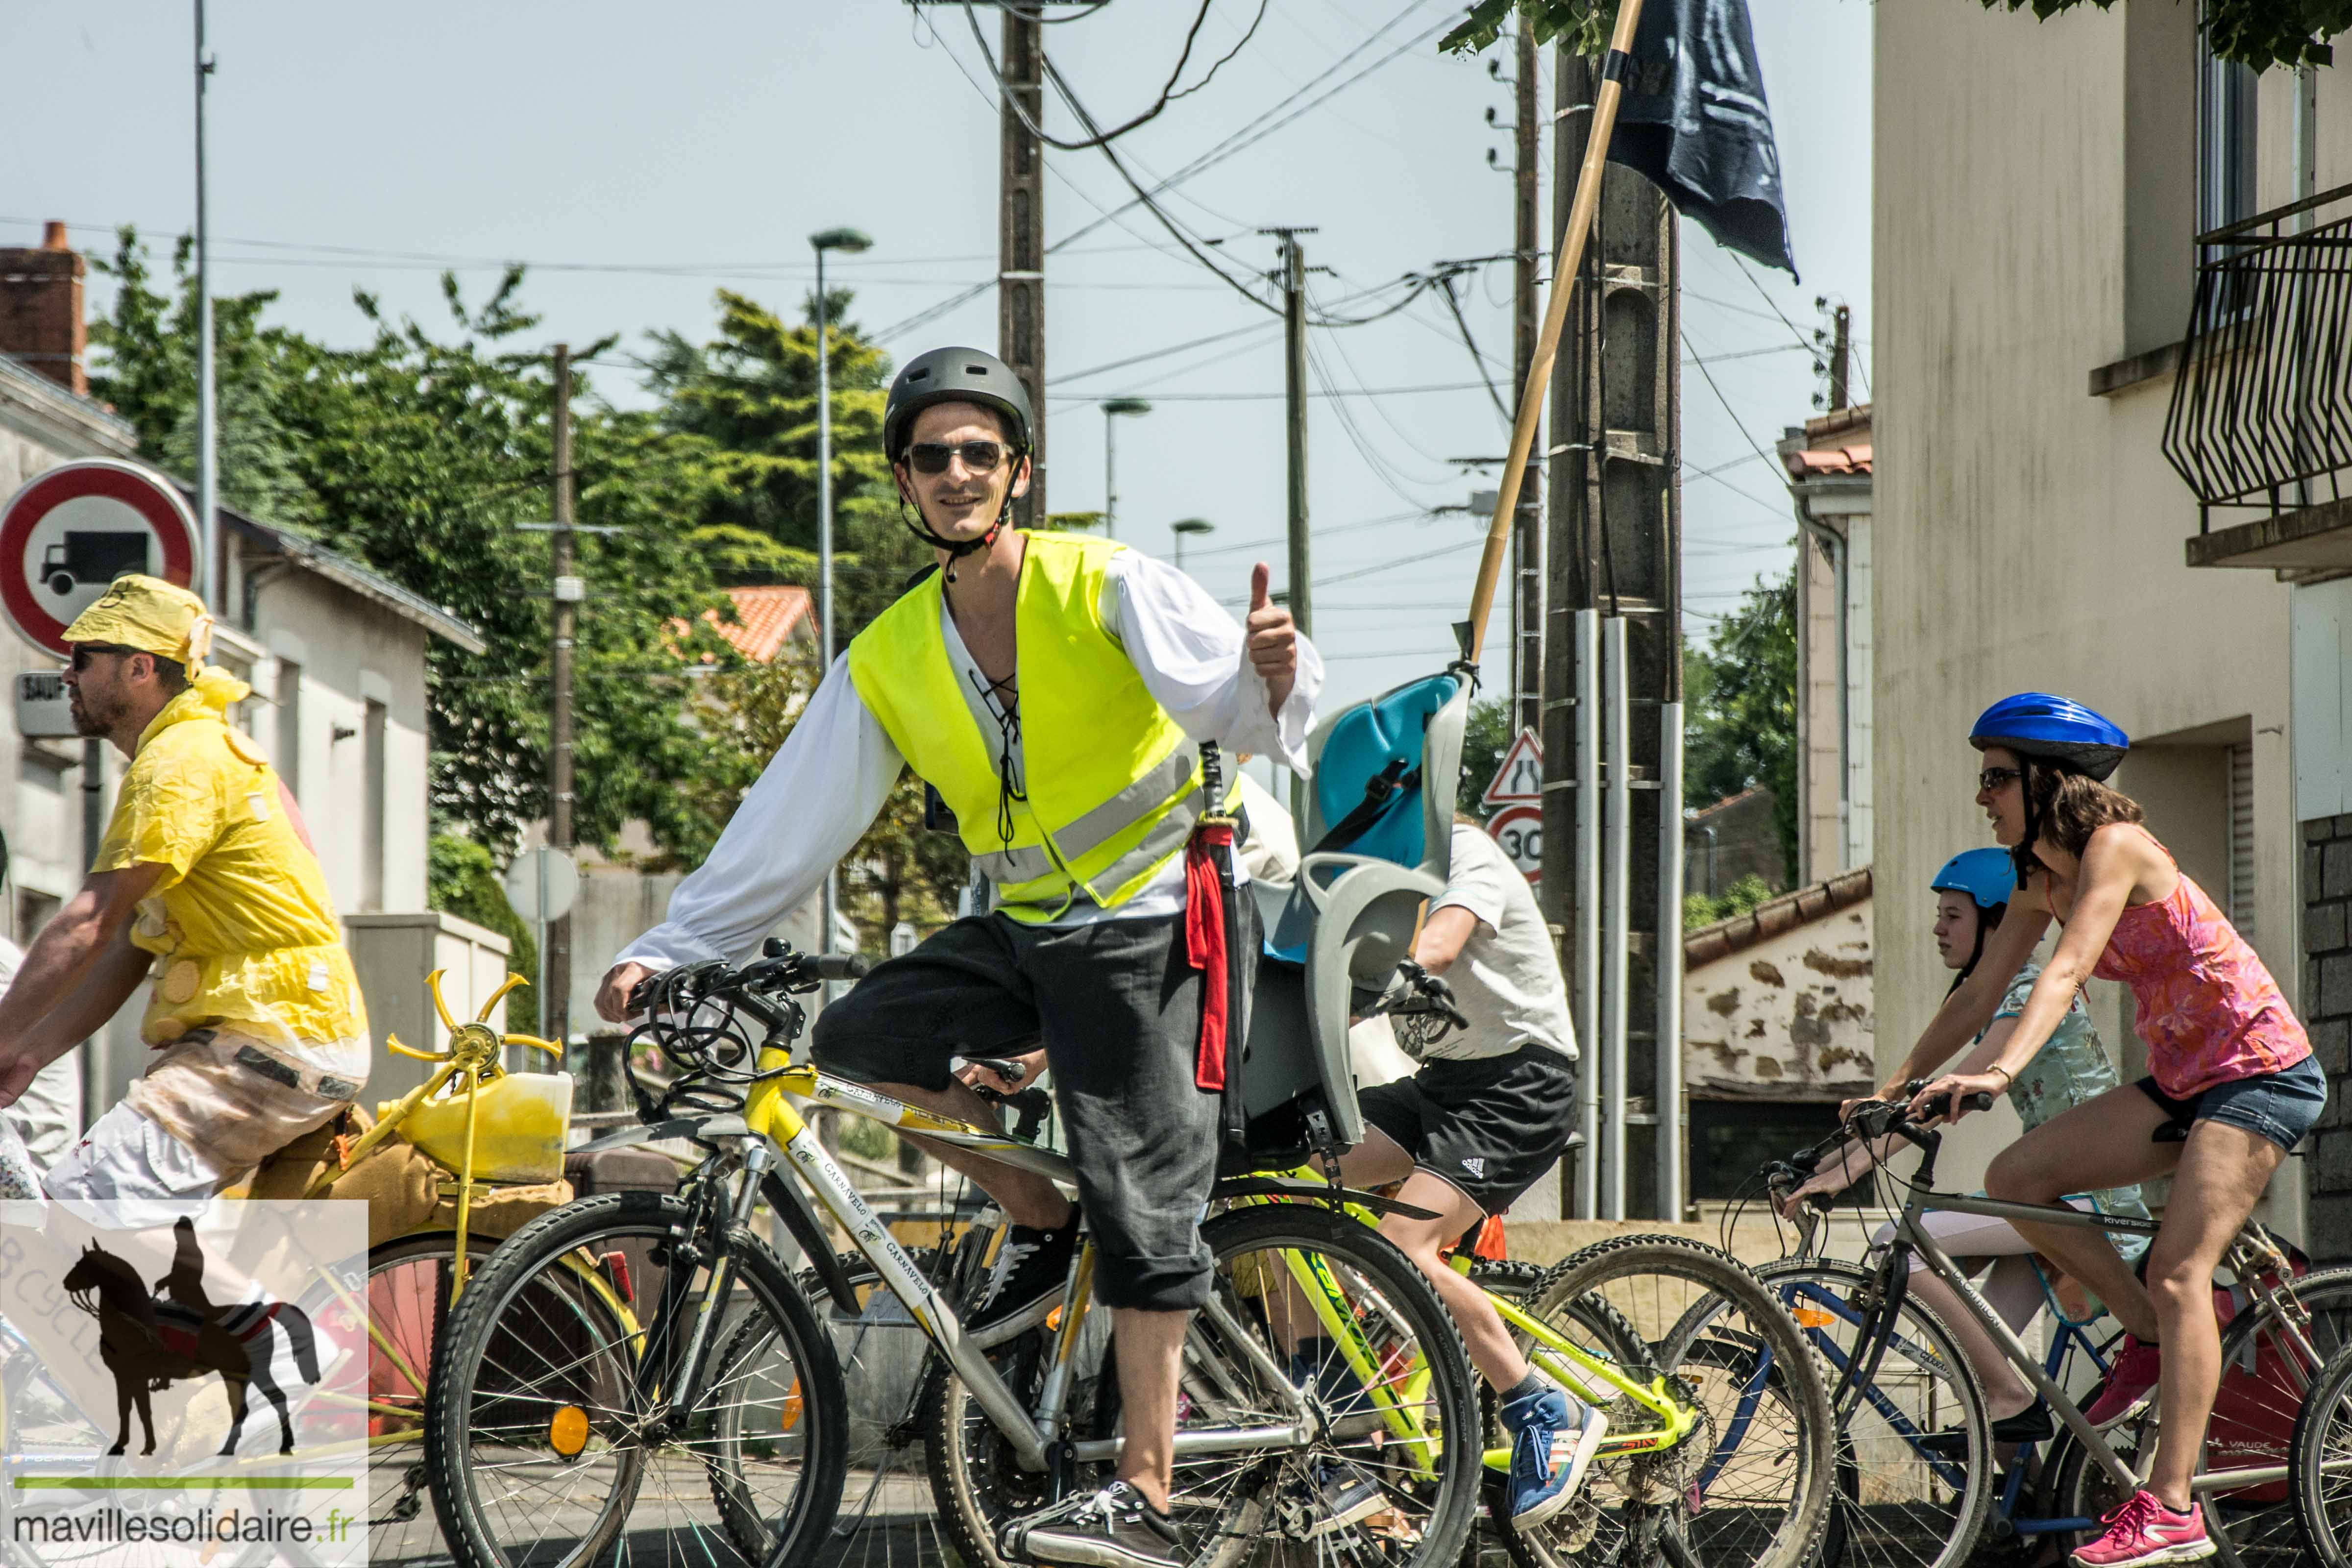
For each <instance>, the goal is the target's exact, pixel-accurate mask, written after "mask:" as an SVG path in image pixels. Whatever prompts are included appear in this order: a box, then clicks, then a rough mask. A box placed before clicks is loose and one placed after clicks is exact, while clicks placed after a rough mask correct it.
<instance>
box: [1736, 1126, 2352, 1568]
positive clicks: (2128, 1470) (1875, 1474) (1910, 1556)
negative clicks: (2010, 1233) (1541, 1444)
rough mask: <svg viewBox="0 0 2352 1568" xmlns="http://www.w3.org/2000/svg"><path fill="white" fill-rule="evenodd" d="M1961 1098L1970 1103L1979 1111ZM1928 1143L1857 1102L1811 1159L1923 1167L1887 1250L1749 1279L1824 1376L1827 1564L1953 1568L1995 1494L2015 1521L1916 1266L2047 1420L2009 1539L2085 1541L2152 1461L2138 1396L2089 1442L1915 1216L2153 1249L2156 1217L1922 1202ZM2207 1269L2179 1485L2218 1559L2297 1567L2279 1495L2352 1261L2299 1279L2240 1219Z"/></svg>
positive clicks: (1928, 1193)
mask: <svg viewBox="0 0 2352 1568" xmlns="http://www.w3.org/2000/svg"><path fill="white" fill-rule="evenodd" d="M1971 1103H1972V1104H1973V1105H1974V1108H1975V1109H1978V1110H1983V1109H1986V1108H1987V1107H1988V1106H1989V1105H1990V1097H1989V1096H1984V1095H1978V1096H1975V1097H1973V1100H1972V1102H1971ZM1942 1136H1943V1135H1942V1133H1941V1131H1939V1130H1938V1129H1937V1128H1936V1127H1934V1126H1932V1125H1928V1124H1926V1123H1923V1122H1920V1121H1916V1120H1914V1119H1913V1118H1912V1117H1911V1115H1910V1113H1909V1108H1908V1101H1907V1100H1890V1101H1876V1100H1872V1101H1864V1102H1862V1103H1861V1104H1859V1105H1857V1106H1856V1107H1855V1108H1854V1110H1853V1114H1852V1115H1851V1116H1850V1117H1849V1118H1848V1119H1847V1121H1845V1123H1844V1124H1843V1126H1841V1127H1840V1128H1839V1130H1838V1131H1836V1132H1835V1133H1833V1134H1832V1137H1831V1138H1830V1139H1827V1140H1824V1141H1823V1143H1822V1145H1820V1146H1818V1148H1817V1149H1816V1150H1815V1151H1810V1152H1808V1154H1809V1155H1811V1156H1813V1157H1818V1155H1819V1152H1820V1151H1821V1150H1824V1149H1828V1148H1833V1147H1835V1146H1837V1145H1838V1144H1839V1143H1842V1142H1845V1141H1848V1140H1852V1139H1861V1140H1863V1141H1864V1142H1868V1143H1870V1144H1872V1145H1876V1144H1878V1143H1879V1142H1881V1141H1882V1140H1884V1139H1885V1138H1888V1137H1895V1138H1899V1139H1902V1140H1903V1141H1905V1142H1910V1143H1912V1144H1914V1145H1916V1147H1917V1148H1918V1149H1919V1150H1920V1151H1921V1154H1922V1159H1921V1162H1920V1164H1919V1168H1918V1170H1917V1172H1916V1174H1915V1175H1914V1176H1913V1178H1912V1179H1911V1183H1910V1190H1909V1194H1908V1195H1907V1197H1906V1201H1905V1204H1904V1206H1903V1209H1902V1211H1901V1213H1900V1215H1899V1216H1898V1217H1897V1218H1896V1220H1895V1226H1894V1230H1893V1234H1892V1237H1890V1239H1889V1240H1888V1242H1887V1243H1886V1245H1885V1246H1884V1247H1881V1248H1880V1249H1879V1250H1878V1254H1877V1256H1876V1258H1874V1262H1873V1263H1872V1265H1871V1266H1870V1267H1868V1268H1853V1267H1852V1266H1842V1265H1835V1264H1830V1263H1826V1262H1823V1261H1821V1260H1807V1259H1800V1260H1797V1261H1796V1262H1794V1263H1786V1264H1784V1265H1782V1266H1777V1267H1776V1266H1769V1265H1768V1266H1767V1268H1766V1269H1765V1270H1764V1271H1763V1272H1764V1274H1765V1276H1766V1278H1767V1279H1768V1280H1769V1282H1771V1283H1772V1284H1773V1286H1774V1289H1776V1290H1777V1291H1779V1292H1780V1294H1781V1296H1782V1298H1783V1299H1784V1300H1787V1301H1788V1302H1789V1303H1790V1306H1791V1307H1792V1309H1793V1310H1796V1311H1797V1313H1798V1315H1799V1317H1800V1319H1801V1321H1802V1322H1803V1323H1804V1325H1805V1330H1806V1333H1807V1335H1808V1337H1809V1338H1811V1340H1812V1342H1814V1344H1815V1345H1816V1347H1817V1348H1819V1349H1820V1350H1821V1352H1822V1354H1823V1355H1824V1357H1825V1358H1826V1359H1827V1360H1828V1361H1829V1362H1830V1363H1831V1365H1832V1368H1833V1370H1834V1373H1835V1378H1834V1387H1833V1390H1832V1403H1833V1405H1834V1406H1835V1410H1836V1419H1837V1424H1838V1432H1839V1476H1840V1496H1839V1502H1838V1507H1837V1510H1836V1518H1835V1520H1834V1521H1832V1525H1831V1528H1830V1531H1829V1534H1828V1537H1827V1538H1826V1542H1825V1546H1824V1551H1823V1562H1824V1563H1825V1565H1827V1568H1838V1565H1840V1564H1850V1563H1868V1564H1879V1563H1886V1564H1902V1565H1904V1568H1954V1565H1957V1564H1958V1563H1962V1562H1964V1561H1966V1560H1967V1559H1968V1558H1969V1554H1970V1553H1971V1552H1973V1551H1975V1550H1976V1549H1977V1547H1978V1545H1979V1539H1980V1537H1981V1536H1982V1535H1983V1533H1984V1531H1985V1526H1986V1522H1987V1520H1988V1518H1989V1517H1990V1515H1991V1513H1992V1511H1993V1510H1994V1508H1995V1499H1996V1496H1997V1495H2001V1494H2006V1495H2008V1496H2009V1497H2010V1498H2011V1500H2012V1501H2011V1507H2012V1508H2013V1507H2014V1499H2015V1497H2016V1495H2017V1492H2016V1489H2017V1488H2019V1487H2021V1485H2022V1480H2021V1476H2020V1475H2019V1474H2018V1473H2016V1472H2017V1469H2018V1467H2016V1466H2011V1467H2010V1471H2011V1473H2009V1474H2004V1471H2003V1468H2002V1467H2001V1466H2000V1465H1998V1464H1996V1462H1995V1461H1996V1458H1998V1456H1997V1455H1996V1452H1995V1444H1994V1441H1993V1438H1992V1436H1991V1425H1992V1424H1991V1419H1990V1415H1988V1413H1987V1411H1986V1409H1985V1405H1984V1395H1983V1392H1982V1389H1981V1387H1980V1385H1979V1380H1978V1377H1977V1373H1976V1372H1975V1369H1974V1368H1973V1367H1971V1366H1970V1365H1969V1362H1968V1359H1967V1357H1966V1356H1964V1355H1963V1354H1961V1353H1960V1352H1959V1350H1958V1345H1957V1344H1956V1343H1955V1342H1954V1341H1953V1340H1952V1338H1951V1336H1950V1333H1949V1331H1948V1329H1947V1328H1946V1327H1945V1325H1943V1324H1942V1323H1941V1322H1940V1321H1938V1320H1937V1318H1936V1315H1935V1314H1934V1313H1933V1312H1932V1311H1930V1310H1927V1307H1926V1306H1925V1305H1924V1304H1923V1303H1921V1302H1919V1301H1917V1300H1914V1299H1912V1298H1911V1297H1910V1295H1909V1293H1908V1281H1909V1278H1910V1272H1911V1261H1912V1259H1913V1258H1915V1257H1916V1258H1918V1259H1919V1260H1920V1261H1921V1262H1922V1263H1924V1264H1925V1265H1926V1266H1927V1268H1930V1269H1932V1270H1934V1271H1935V1273H1936V1274H1937V1275H1938V1276H1939V1277H1940V1278H1942V1279H1944V1280H1945V1281H1946V1283H1948V1285H1950V1286H1951V1287H1952V1289H1953V1290H1954V1291H1955V1292H1956V1293H1957V1294H1958V1298H1959V1300H1960V1302H1961V1304H1962V1306H1963V1307H1964V1308H1965V1309H1966V1310H1967V1311H1968V1313H1969V1316H1970V1317H1971V1318H1973V1319H1975V1320H1976V1321H1978V1322H1979V1324H1980V1325H1982V1327H1983V1329H1984V1331H1985V1332H1986V1334H1987V1335H1988V1336H1990V1338H1991V1340H1992V1341H1993V1342H1994V1343H1995V1344H1996V1345H1998V1346H1999V1347H2000V1350H2001V1352H2002V1355H2003V1356H2004V1358H2005V1359H2006V1360H2008V1361H2009V1362H2010V1363H2011V1364H2013V1365H2014V1366H2015V1367H2016V1368H2017V1369H2018V1372H2019V1373H2020V1375H2021V1377H2023V1378H2024V1379H2025V1381H2026V1382H2027V1383H2028V1384H2030V1385H2031V1386H2032V1388H2033V1389H2034V1390H2035V1391H2036V1392H2037V1393H2038V1394H2040V1395H2041V1397H2042V1400H2043V1401H2044V1402H2045V1403H2046V1404H2047V1405H2048V1406H2049V1408H2050V1409H2051V1411H2052V1413H2053V1415H2055V1416H2056V1417H2057V1419H2058V1421H2059V1423H2060V1431H2059V1434H2058V1436H2057V1437H2056V1438H2055V1439H2054V1440H2053V1443H2052V1446H2051V1447H2049V1449H2048V1450H2047V1451H2046V1453H2045V1454H2044V1455H2043V1457H2042V1464H2041V1484H2040V1491H2039V1499H2038V1502H2037V1503H2036V1505H2035V1506H2036V1507H2037V1508H2038V1509H2040V1510H2042V1512H2040V1513H2038V1514H2036V1515H2033V1516H2029V1517H2025V1518H2022V1519H2021V1518H2019V1517H2018V1516H2016V1515H2015V1514H2014V1513H2013V1512H2012V1513H2011V1515H2010V1518H2011V1525H2012V1528H2013V1530H2014V1531H2015V1532H2016V1534H2017V1535H2018V1536H2019V1537H2021V1538H2031V1537H2035V1536H2039V1537H2042V1538H2043V1539H2046V1540H2049V1541H2052V1542H2054V1544H2055V1545H2056V1546H2057V1547H2058V1549H2059V1550H2061V1551H2064V1550H2070V1549H2071V1548H2072V1547H2073V1546H2074V1545H2075V1544H2078V1543H2079V1542H2081V1541H2082V1540H2084V1539H2087V1538H2089V1537H2091V1536H2095V1534H2097V1533H2098V1526H2099V1521H2100V1519H2101V1516H2103V1515H2104V1514H2106V1513H2108V1512H2110V1511H2112V1510H2114V1509H2116V1507H2118V1506H2120V1505H2121V1504H2122V1503H2123V1502H2124V1501H2125V1500H2127V1499H2128V1498H2129V1497H2130V1496H2131V1495H2132V1493H2133V1492H2134V1491H2135V1490H2137V1489H2138V1486H2139V1481H2140V1479H2141V1478H2142V1477H2144V1476H2145V1474H2146V1471H2147V1466H2148V1464H2149V1463H2150V1462H2152V1460H2153V1458H2154V1456H2155V1447H2156V1432H2157V1426H2156V1408H2155V1404H2154V1402H2153V1401H2152V1400H2151V1401H2150V1403H2149V1405H2148V1407H2147V1409H2146V1410H2145V1411H2143V1412H2141V1413H2140V1414H2138V1415H2134V1416H2131V1417H2128V1418H2126V1420H2124V1421H2122V1422H2119V1423H2117V1424H2116V1425H2115V1426H2112V1427H2110V1428H2109V1429H2108V1430H2107V1431H2105V1432H2104V1433H2103V1432H2100V1431H2098V1430H2097V1429H2095V1428H2094V1427H2092V1426H2091V1425H2090V1423H2089V1422H2088V1421H2087V1419H2085V1418H2084V1415H2083V1414H2082V1412H2081V1410H2080V1409H2079V1408H2078V1407H2077V1405H2076V1404H2075V1402H2074V1399H2073V1398H2072V1397H2070V1396H2069V1395H2068V1394H2067V1393H2066V1391H2065V1387H2064V1384H2063V1381H2062V1378H2061V1373H2062V1371H2063V1368H2062V1367H2061V1366H2060V1365H2059V1364H2058V1363H2057V1362H2056V1360H2055V1358H2054V1357H2052V1358H2039V1357H2036V1356H2035V1355H2034V1354H2033V1353H2032V1352H2031V1351H2029V1350H2028V1349H2027V1348H2026V1346H2025V1345H2024V1344H2023V1342H2021V1341H2020V1340H2019V1338H2018V1337H2017V1335H2016V1334H2014V1333H2012V1332H2011V1331H2010V1329H2009V1327H2008V1325H2007V1323H2005V1322H2004V1321H2002V1320H2001V1318H2000V1314H1999V1313H1998V1312H1996V1311H1995V1310H1993V1309H1992V1307H1991V1306H1990V1304H1989V1303H1988V1302H1986V1300H1984V1298H1983V1297H1982V1296H1981V1295H1980V1294H1979V1293H1978V1292H1977V1290H1976V1289H1974V1288H1973V1287H1972V1286H1970V1285H1969V1281H1968V1279H1967V1276H1966V1274H1965V1273H1964V1271H1963V1270H1962V1269H1961V1268H1960V1267H1959V1266H1958V1264H1956V1263H1955V1262H1953V1260H1952V1259H1951V1258H1949V1257H1948V1256H1947V1255H1946V1254H1945V1253H1944V1252H1943V1250H1942V1249H1941V1247H1938V1246H1937V1243H1936V1241H1935V1239H1934V1238H1933V1237H1931V1236H1929V1235H1928V1234H1927V1233H1926V1232H1925V1231H1924V1230H1923V1229H1922V1228H1921V1227H1920V1226H1919V1224H1918V1219H1919V1216H1920V1215H1922V1214H1924V1213H1926V1212H1927V1211H1928V1210H1930V1209H1944V1210H1949V1211H1952V1212H1955V1213H1959V1214H1974V1215H1990V1216H1992V1217H1995V1218H2000V1219H2007V1220H2011V1221H2016V1220H2030V1221H2033V1222H2036V1223H2040V1224H2047V1225H2063V1226H2076V1227H2084V1228H2095V1229H2099V1230H2103V1231H2105V1232H2107V1233H2109V1234H2113V1235H2139V1236H2151V1237H2152V1236H2153V1235H2155V1233H2156V1232H2157V1230H2158V1222H2156V1221H2154V1220H2146V1219H2140V1218H2137V1217H2136V1216H2130V1215H2107V1214H2099V1213H2085V1212H2084V1211H2083V1210H2080V1209H2076V1208H2073V1207H2071V1206H2064V1205H2039V1204H2019V1203H2011V1202H2007V1201H2005V1200H2001V1199H1996V1198H1987V1197H1977V1196H1968V1195H1963V1194H1947V1193H1938V1192H1936V1191H1935V1190H1934V1186H1935V1175H1936V1161H1937V1153H1938V1152H1939V1150H1940V1148H1941V1145H1942ZM1806 1157H1807V1156H1800V1157H1799V1158H1798V1159H1797V1160H1794V1161H1791V1162H1789V1163H1788V1164H1787V1166H1786V1169H1785V1170H1784V1171H1780V1172H1777V1173H1775V1174H1777V1175H1778V1176H1779V1178H1780V1184H1781V1185H1782V1186H1783V1187H1784V1188H1785V1187H1787V1186H1791V1185H1793V1184H1794V1183H1795V1182H1797V1181H1799V1180H1801V1178H1802V1177H1803V1176H1804V1175H1807V1174H1810V1173H1811V1171H1810V1169H1809V1168H1808V1167H1807V1166H1806V1165H1805V1163H1804V1161H1805V1158H1806ZM2223 1266H2224V1268H2226V1269H2227V1270H2228V1272H2229V1273H2230V1275H2231V1280H2232V1283H2231V1285H2230V1286H2228V1287H2225V1288H2217V1289H2216V1292H2215V1295H2216V1311H2217V1314H2218V1315H2219V1316H2220V1317H2221V1318H2222V1319H2223V1320H2224V1321H2225V1323H2226V1326H2225V1327H2224V1328H2223V1330H2222V1332H2221V1348H2222V1358H2223V1365H2224V1367H2225V1368H2226V1369H2227V1370H2226V1371H2225V1374H2224V1377H2223V1383H2222V1387H2221V1394H2220V1396H2219V1398H2218V1399H2217V1400H2216V1403H2215V1406H2214V1415H2213V1419H2212V1421H2211V1423H2210V1425H2209V1426H2208V1428H2207V1432H2206V1436H2205V1446H2204V1458H2203V1461H2202V1463H2201V1464H2200V1472H2199V1474H2198V1475H2197V1477H2196V1479H2195V1480H2194V1482H2193V1485H2194V1487H2195V1489H2196V1492H2197V1495H2198V1497H2199V1498H2200V1501H2201V1504H2202V1506H2203V1509H2204V1510H2205V1516H2206V1525H2207V1529H2208V1531H2209V1532H2210V1535H2211V1537H2212V1539H2213V1542H2214V1544H2215V1548H2216V1552H2217V1557H2218V1560H2219V1561H2221V1562H2222V1563H2231V1564H2262V1565H2263V1568H2269V1565H2271V1564H2276V1565H2277V1568H2288V1565H2289V1564H2299V1563H2305V1562H2308V1561H2309V1559H2308V1557H2307V1556H2306V1555H2305V1546H2304V1542H2303V1538H2302V1532H2301V1531H2300V1530H2299V1529H2298V1527H2297V1525H2296V1522H2295V1517H2294V1505H2293V1503H2292V1502H2291V1500H2290V1488H2289V1485H2288V1482H2289V1480H2290V1479H2291V1476H2292V1475H2293V1473H2294V1469H2293V1465H2292V1463H2291V1459H2290V1454H2291V1449H2292V1447H2293V1439H2294V1432H2293V1428H2294V1419H2295V1414H2296V1412H2297V1410H2298V1409H2299V1408H2300V1407H2301V1406H2302V1405H2304V1403H2305V1396H2306V1395H2307V1394H2309V1392H2310V1390H2311V1389H2312V1387H2313V1385H2314V1384H2315V1382H2316V1381H2317V1380H2318V1377H2319V1374H2320V1372H2321V1369H2322V1367H2323V1366H2324V1365H2326V1363H2327V1361H2328V1358H2329V1357H2330V1356H2331V1355H2332V1354H2333V1353H2334V1352H2336V1350H2337V1349H2339V1348H2340V1347H2342V1346H2343V1345H2345V1344H2346V1343H2347V1342H2352V1268H2330V1269H2324V1270H2317V1271H2310V1272H2305V1271H2304V1269H2303V1268H2302V1265H2301V1262H2300V1259H2299V1258H2297V1257H2296V1256H2295V1255H2294V1254H2293V1253H2292V1251H2291V1249H2289V1248H2287V1247H2285V1246H2284V1244H2282V1243H2281V1242H2279V1241H2278V1240H2277V1238H2275V1237H2273V1236H2272V1235H2271V1234H2270V1233H2269V1232H2268V1231H2266V1230H2264V1229H2263V1227H2262V1226H2260V1225H2258V1224H2255V1223H2253V1222H2252V1221H2249V1222H2248V1223H2247V1225H2246V1226H2244V1227H2243V1228H2242V1230H2241V1232H2240V1234H2239V1236H2238V1237H2237V1238H2236V1239H2235V1240H2234V1241H2233V1242H2232V1244H2231V1248H2230V1250H2229V1252H2228V1253H2227V1254H2226V1255H2225V1257H2224V1259H2223Z"/></svg>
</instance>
